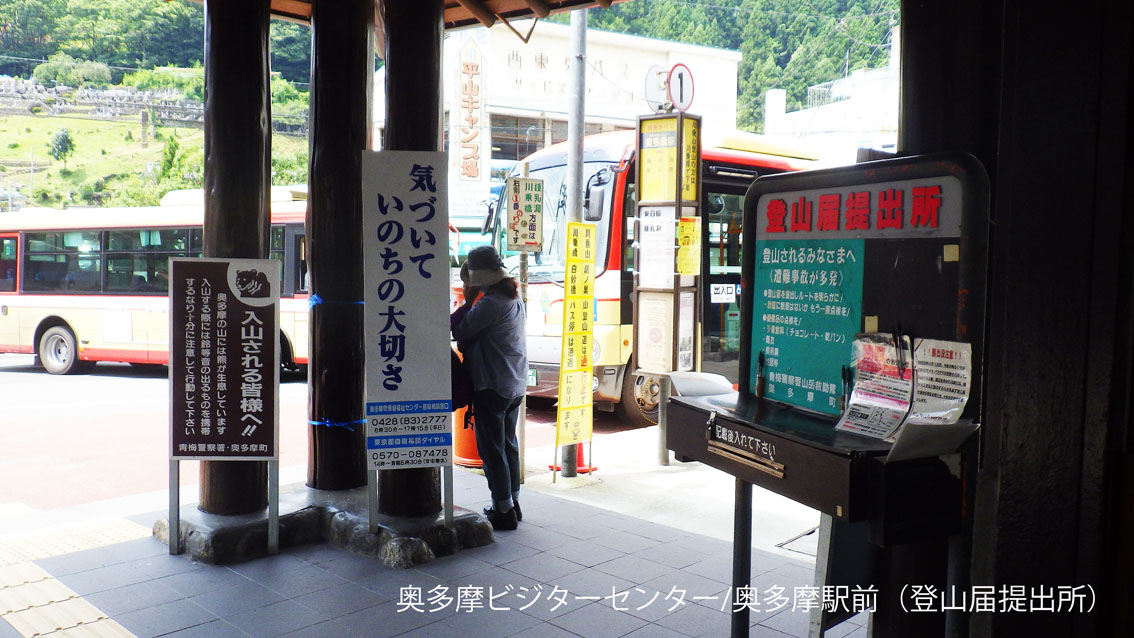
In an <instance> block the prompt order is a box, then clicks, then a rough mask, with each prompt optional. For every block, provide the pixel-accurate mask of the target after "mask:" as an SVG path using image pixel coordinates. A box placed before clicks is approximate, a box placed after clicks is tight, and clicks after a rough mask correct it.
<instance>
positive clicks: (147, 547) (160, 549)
mask: <svg viewBox="0 0 1134 638" xmlns="http://www.w3.org/2000/svg"><path fill="white" fill-rule="evenodd" d="M150 523H153V521H152V520H151V521H150ZM150 523H147V525H149V524H150ZM106 549H107V550H108V551H109V552H110V555H111V556H114V557H115V558H117V559H119V560H121V561H122V562H130V561H133V560H137V559H139V558H149V557H152V556H169V546H168V545H166V544H165V543H163V542H161V541H159V540H158V539H156V538H154V537H152V536H151V537H149V538H139V539H138V540H133V541H126V542H125V543H117V544H115V545H110V546H109V547H107V548H106ZM182 560H184V559H182Z"/></svg>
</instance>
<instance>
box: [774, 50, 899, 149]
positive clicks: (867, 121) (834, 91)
mask: <svg viewBox="0 0 1134 638" xmlns="http://www.w3.org/2000/svg"><path fill="white" fill-rule="evenodd" d="M898 42H899V35H898V27H894V29H893V32H892V35H891V45H890V64H889V66H887V67H886V68H883V69H859V70H857V71H854V72H852V73H851V74H850V75H849V76H847V77H844V78H840V79H838V80H833V81H831V82H826V83H823V84H820V85H817V86H812V87H808V91H807V93H808V95H807V102H808V108H806V109H802V110H799V111H792V112H790V113H787V112H785V105H786V102H787V93H786V92H785V91H784V90H783V89H769V90H768V91H767V93H766V94H765V96H764V134H765V135H767V136H768V137H770V138H772V139H774V140H779V141H789V140H790V141H792V142H795V143H803V144H805V145H807V146H808V147H810V148H813V149H814V150H815V151H816V152H818V153H819V155H820V157H822V158H823V160H824V161H825V162H827V163H830V164H834V165H844V164H853V163H854V162H855V156H856V154H857V150H858V149H859V148H873V149H879V150H884V151H889V152H893V151H894V150H895V149H896V148H897V142H898V100H899V86H900V82H899V80H900V74H899V60H900V57H899V53H900V52H899V46H898Z"/></svg>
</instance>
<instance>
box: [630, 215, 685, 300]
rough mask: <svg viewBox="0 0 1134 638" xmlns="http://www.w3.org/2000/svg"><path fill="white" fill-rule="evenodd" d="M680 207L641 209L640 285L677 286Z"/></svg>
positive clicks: (651, 286) (639, 241)
mask: <svg viewBox="0 0 1134 638" xmlns="http://www.w3.org/2000/svg"><path fill="white" fill-rule="evenodd" d="M675 211H676V208H675V207H673V206H642V207H640V208H639V209H638V287H639V288H665V289H672V288H673V274H674V271H673V268H674V258H675V241H676V239H675V236H674V235H675V233H676V227H677V218H676V213H675Z"/></svg>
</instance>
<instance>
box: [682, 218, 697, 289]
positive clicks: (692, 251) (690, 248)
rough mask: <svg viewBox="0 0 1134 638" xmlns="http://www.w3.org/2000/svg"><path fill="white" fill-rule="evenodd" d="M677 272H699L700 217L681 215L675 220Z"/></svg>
mask: <svg viewBox="0 0 1134 638" xmlns="http://www.w3.org/2000/svg"><path fill="white" fill-rule="evenodd" d="M677 273H678V274H680V275H694V276H696V275H700V274H701V218H700V217H682V218H681V220H680V221H679V222H677Z"/></svg>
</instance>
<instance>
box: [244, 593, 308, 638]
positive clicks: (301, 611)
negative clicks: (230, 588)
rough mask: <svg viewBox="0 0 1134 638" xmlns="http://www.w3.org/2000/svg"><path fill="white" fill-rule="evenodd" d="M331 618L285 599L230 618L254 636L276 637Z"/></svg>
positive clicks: (261, 637)
mask: <svg viewBox="0 0 1134 638" xmlns="http://www.w3.org/2000/svg"><path fill="white" fill-rule="evenodd" d="M324 620H329V619H328V618H327V617H326V616H324V615H323V614H320V613H319V612H317V611H315V610H313V609H310V608H308V607H304V606H303V605H300V604H299V603H296V602H293V601H290V600H285V601H283V602H282V603H276V604H274V605H269V606H267V607H262V608H260V609H257V610H255V611H250V612H247V613H243V614H238V615H236V616H233V617H232V618H229V619H228V621H229V622H230V623H232V624H233V625H235V626H237V627H239V628H240V629H242V630H244V632H245V633H247V634H249V635H251V636H253V638H275V636H280V635H283V634H286V633H288V632H292V631H295V630H297V629H302V628H304V627H308V626H310V625H315V624H318V623H320V622H322V621H324Z"/></svg>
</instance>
